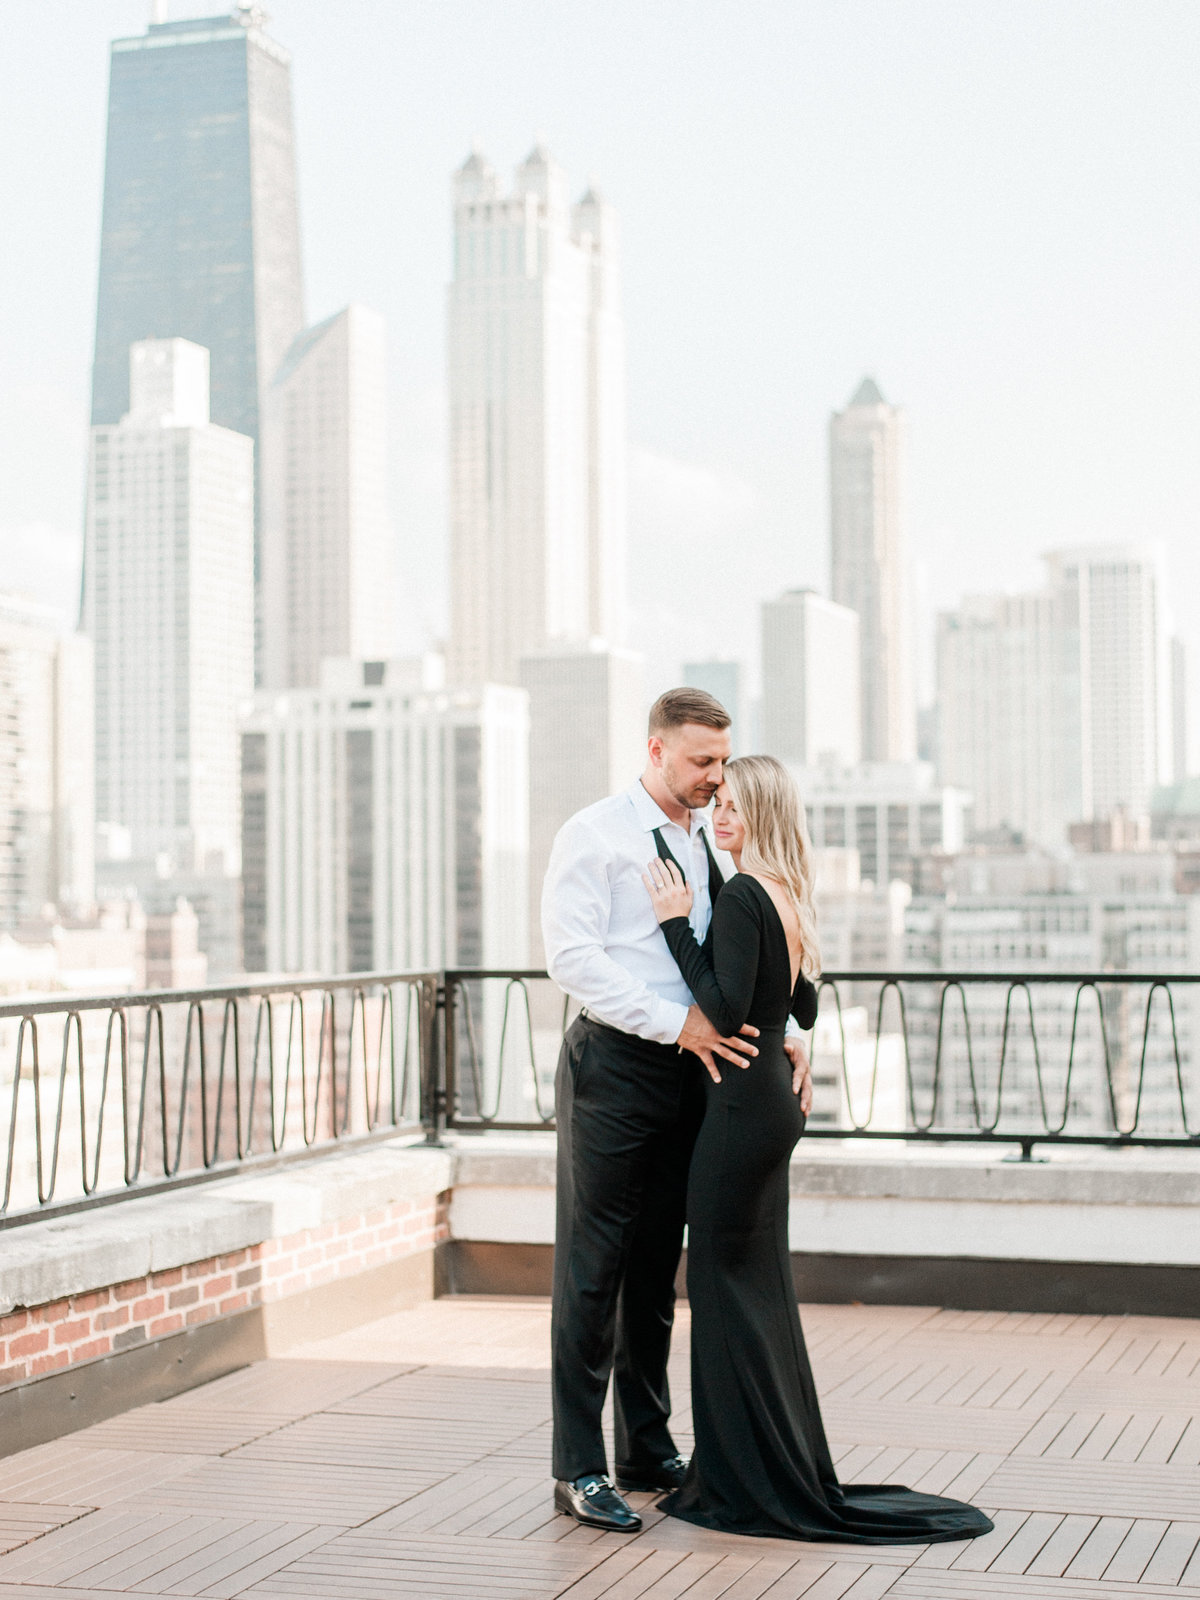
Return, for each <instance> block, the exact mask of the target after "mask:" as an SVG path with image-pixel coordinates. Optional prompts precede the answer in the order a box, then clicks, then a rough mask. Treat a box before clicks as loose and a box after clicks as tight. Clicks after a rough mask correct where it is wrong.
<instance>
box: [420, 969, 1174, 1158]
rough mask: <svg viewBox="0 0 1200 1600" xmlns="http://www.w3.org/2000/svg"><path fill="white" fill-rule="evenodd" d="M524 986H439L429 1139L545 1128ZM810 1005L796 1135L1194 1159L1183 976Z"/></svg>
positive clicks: (830, 999) (1026, 979)
mask: <svg viewBox="0 0 1200 1600" xmlns="http://www.w3.org/2000/svg"><path fill="white" fill-rule="evenodd" d="M539 987H540V988H542V989H546V990H551V989H552V986H551V985H549V983H548V980H547V978H546V974H545V973H544V972H536V971H524V972H517V971H502V970H488V971H479V970H465V969H464V970H459V971H448V972H446V973H445V974H444V993H443V998H442V1050H441V1056H442V1061H441V1064H440V1080H439V1091H438V1098H437V1100H436V1102H435V1104H434V1105H433V1107H431V1109H430V1115H429V1117H428V1118H427V1124H428V1127H429V1130H430V1132H429V1137H430V1138H432V1139H437V1138H438V1137H439V1136H440V1132H441V1131H442V1130H455V1131H457V1132H469V1131H484V1130H497V1131H514V1130H524V1129H538V1128H541V1129H550V1128H552V1127H553V1125H554V1123H553V1072H554V1063H555V1061H556V1059H557V1054H558V1044H559V1041H560V1040H561V1037H562V1034H563V1032H564V1031H565V1029H566V1027H567V1025H568V1023H569V1021H570V1019H571V1015H572V1006H571V1002H569V1001H567V1000H564V998H563V996H562V995H561V994H560V993H559V991H558V990H557V989H552V992H551V993H543V994H542V995H540V996H539V995H538V994H537V993H536V990H537V989H538V988H539ZM489 991H490V993H489ZM819 992H820V1014H819V1017H818V1022H817V1026H816V1029H815V1030H813V1031H812V1032H811V1033H810V1034H809V1035H808V1036H807V1038H806V1042H807V1044H808V1046H809V1049H810V1054H811V1055H812V1058H813V1065H814V1077H815V1079H816V1104H815V1106H814V1113H813V1115H812V1117H810V1119H809V1122H808V1126H807V1128H806V1134H805V1136H806V1137H809V1138H825V1139H846V1138H856V1139H892V1140H895V1139H903V1140H905V1141H906V1142H914V1141H915V1142H922V1141H923V1142H927V1143H938V1144H941V1143H956V1142H963V1143H972V1144H983V1143H996V1144H1004V1145H1009V1146H1013V1147H1015V1148H1016V1149H1017V1150H1019V1152H1020V1155H1021V1158H1022V1159H1023V1160H1030V1159H1032V1155H1033V1150H1034V1148H1035V1147H1036V1146H1038V1145H1048V1144H1059V1145H1070V1144H1074V1145H1095V1146H1140V1147H1147V1148H1155V1147H1163V1148H1176V1147H1178V1148H1186V1149H1196V1148H1200V974H1196V975H1190V974H1189V975H1182V974H1181V975H1170V976H1164V977H1158V976H1154V975H1152V974H1138V973H1128V972H1102V973H1046V972H1014V973H1004V974H995V973H980V972H933V971H912V972H890V971H889V972H830V973H826V974H825V975H824V976H823V977H822V979H821V982H820V986H819ZM1193 1040H1195V1044H1194V1043H1193ZM730 1070H735V1069H730Z"/></svg>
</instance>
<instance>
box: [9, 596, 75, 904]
mask: <svg viewBox="0 0 1200 1600" xmlns="http://www.w3.org/2000/svg"><path fill="white" fill-rule="evenodd" d="M94 835H95V794H94V786H93V766H92V648H91V642H90V641H89V640H88V639H87V638H85V637H84V636H83V635H82V634H78V633H76V634H68V633H63V632H62V631H61V629H60V627H59V626H58V619H57V617H56V616H55V614H54V613H53V612H52V611H49V610H47V609H46V608H45V607H43V606H38V605H34V604H33V603H32V602H31V601H28V600H23V599H20V598H18V597H16V596H13V595H0V930H11V929H13V928H15V927H16V926H17V925H18V924H19V923H21V922H22V921H25V920H28V919H30V918H37V917H40V916H42V915H43V913H44V911H45V909H46V907H47V906H54V907H57V908H59V909H61V910H64V911H68V912H72V913H75V914H76V915H78V914H79V913H80V912H82V911H85V910H87V909H88V908H89V907H90V905H91V902H92V900H93V897H94V888H95V862H94Z"/></svg>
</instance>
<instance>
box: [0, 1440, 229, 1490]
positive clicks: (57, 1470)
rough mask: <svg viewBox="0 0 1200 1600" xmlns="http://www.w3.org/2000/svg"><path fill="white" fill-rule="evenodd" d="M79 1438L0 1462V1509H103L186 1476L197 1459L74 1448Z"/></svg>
mask: <svg viewBox="0 0 1200 1600" xmlns="http://www.w3.org/2000/svg"><path fill="white" fill-rule="evenodd" d="M80 1437H81V1436H80V1435H78V1434H75V1435H72V1436H71V1437H70V1438H69V1439H57V1440H55V1442H54V1443H53V1444H43V1445H36V1446H35V1447H34V1448H33V1449H32V1450H22V1451H19V1452H18V1453H17V1454H16V1455H13V1456H6V1457H5V1458H4V1459H3V1460H0V1505H3V1504H4V1503H5V1502H6V1501H18V1502H21V1503H29V1502H32V1503H34V1504H39V1503H44V1504H50V1505H56V1504H57V1505H75V1506H91V1507H97V1506H106V1505H112V1504H113V1503H114V1502H116V1501H118V1500H125V1499H128V1498H129V1496H130V1495H131V1494H137V1493H138V1492H139V1490H141V1489H143V1488H146V1487H148V1486H151V1485H155V1484H160V1483H162V1482H163V1481H164V1480H167V1479H170V1478H175V1477H182V1476H184V1475H185V1474H187V1473H189V1472H192V1471H194V1470H195V1468H196V1467H197V1466H199V1465H201V1463H202V1462H203V1460H204V1457H203V1456H194V1455H182V1454H181V1455H167V1454H165V1453H161V1452H158V1451H146V1450H108V1449H101V1448H100V1447H98V1446H89V1445H84V1444H78V1443H76V1440H77V1439H78V1438H80Z"/></svg>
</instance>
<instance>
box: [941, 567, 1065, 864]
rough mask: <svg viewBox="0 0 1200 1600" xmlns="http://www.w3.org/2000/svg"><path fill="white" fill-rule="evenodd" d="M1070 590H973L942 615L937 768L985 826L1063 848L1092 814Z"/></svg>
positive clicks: (983, 829)
mask: <svg viewBox="0 0 1200 1600" xmlns="http://www.w3.org/2000/svg"><path fill="white" fill-rule="evenodd" d="M1067 620H1068V619H1067V617H1066V615H1065V614H1064V608H1063V602H1062V596H1061V595H1060V594H1058V593H1056V592H1055V590H1054V589H1053V588H1051V587H1049V586H1048V587H1046V588H1044V589H1040V590H1035V591H1034V592H1032V593H1029V594H1015V595H1007V594H993V595H968V596H967V597H965V598H964V599H963V601H962V603H961V604H960V605H959V606H958V608H957V609H956V610H955V611H947V612H943V613H942V614H941V615H940V616H939V617H938V632H937V683H938V770H939V772H940V774H941V778H942V781H943V782H944V783H950V784H957V785H959V786H961V787H962V788H963V789H966V790H969V791H970V793H971V795H972V797H973V800H974V811H973V816H974V824H975V827H976V829H978V830H979V831H981V832H990V831H993V830H998V829H1011V830H1012V831H1013V832H1015V833H1017V834H1019V835H1021V837H1022V838H1024V839H1026V840H1028V841H1029V842H1030V843H1036V844H1040V845H1043V846H1045V847H1047V848H1050V849H1054V848H1058V847H1061V846H1062V845H1063V844H1064V843H1065V842H1066V837H1067V827H1068V825H1069V824H1070V823H1072V822H1078V821H1079V820H1080V819H1081V818H1082V817H1083V815H1084V811H1083V806H1084V799H1083V748H1082V725H1081V722H1080V714H1079V711H1080V657H1079V636H1078V630H1077V629H1074V630H1073V629H1070V628H1068V627H1067Z"/></svg>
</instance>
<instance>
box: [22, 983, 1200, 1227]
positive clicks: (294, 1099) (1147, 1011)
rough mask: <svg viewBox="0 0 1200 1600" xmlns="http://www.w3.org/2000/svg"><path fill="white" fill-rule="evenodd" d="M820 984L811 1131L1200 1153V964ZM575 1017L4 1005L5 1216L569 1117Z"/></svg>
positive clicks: (325, 992) (124, 1003) (223, 998)
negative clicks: (1137, 970)
mask: <svg viewBox="0 0 1200 1600" xmlns="http://www.w3.org/2000/svg"><path fill="white" fill-rule="evenodd" d="M820 993H821V1006H820V1015H819V1017H818V1021H817V1025H816V1028H815V1030H814V1031H813V1032H812V1034H811V1035H809V1039H808V1042H809V1045H810V1050H811V1054H812V1057H813V1065H814V1076H815V1078H816V1093H817V1102H816V1105H815V1107H814V1113H813V1116H812V1117H811V1118H810V1121H809V1125H808V1129H807V1133H806V1137H810V1138H833V1139H845V1138H855V1139H891V1140H897V1139H899V1140H904V1141H908V1142H913V1141H916V1142H927V1143H947V1142H967V1143H973V1144H987V1143H992V1144H1003V1145H1008V1146H1011V1147H1013V1149H1014V1150H1019V1152H1020V1154H1021V1156H1022V1158H1023V1159H1026V1160H1028V1159H1030V1158H1031V1157H1032V1154H1033V1151H1034V1149H1035V1147H1037V1146H1039V1145H1054V1144H1058V1145H1096V1146H1114V1145H1116V1146H1124V1147H1132V1146H1144V1147H1162V1148H1177V1147H1178V1148H1187V1149H1196V1148H1197V1147H1200V1043H1198V1042H1197V1040H1198V1039H1200V1033H1198V1030H1200V975H1195V976H1192V975H1186V976H1185V975H1180V976H1174V975H1172V976H1164V977H1155V976H1150V975H1139V974H1134V973H1125V972H1121V973H1076V974H1050V973H1040V972H1039V973H1011V974H1007V973H1006V974H1002V975H997V974H983V973H978V972H858V973H854V972H833V973H828V974H826V975H825V976H824V977H823V979H822V981H821V987H820ZM573 1009H574V1008H573V1006H572V1003H571V1002H570V1001H568V1000H566V999H564V997H563V995H562V994H561V993H560V991H559V990H558V989H557V988H555V987H554V985H553V984H551V983H550V981H549V979H548V978H547V976H546V974H545V973H544V972H542V971H538V970H534V969H527V970H516V969H509V968H506V969H486V970H484V969H463V968H460V969H454V970H449V971H445V972H383V973H360V974H354V975H350V976H345V977H337V978H317V977H303V978H289V979H285V980H282V981H280V982H275V983H264V984H256V983H246V984H240V985H236V986H232V987H227V988H207V989H198V990H194V991H174V990H172V991H155V992H149V993H144V994H129V995H113V996H103V997H88V998H69V997H68V998H64V997H51V998H46V999H39V1000H36V1001H28V1002H16V1003H13V1004H9V1005H4V1006H0V1052H2V1053H0V1141H2V1147H3V1148H4V1150H5V1152H6V1159H5V1174H4V1184H3V1193H2V1195H0V1227H5V1226H13V1225H16V1224H19V1223H22V1222H28V1221H30V1220H34V1219H36V1218H39V1217H46V1216H52V1215H61V1214H63V1213H65V1212H70V1211H75V1210H80V1209H83V1208H85V1207H89V1206H93V1205H102V1204H107V1203H110V1202H112V1201H114V1200H117V1199H120V1198H121V1197H122V1196H125V1195H129V1194H138V1195H142V1194H148V1193H155V1192H160V1191H163V1190H166V1189H173V1188H178V1187H182V1186H185V1185H189V1184H196V1183H201V1182H204V1181H206V1180H208V1179H212V1178H217V1177H222V1176H226V1175H228V1174H229V1173H231V1172H236V1171H245V1170H258V1169H263V1168H269V1167H273V1166H278V1165H280V1164H281V1163H284V1162H289V1161H294V1160H298V1159H301V1158H304V1157H308V1156H311V1155H312V1154H314V1153H315V1152H319V1151H329V1150H338V1149H345V1148H347V1147H350V1146H359V1145H362V1144H366V1143H370V1142H371V1141H373V1140H378V1139H385V1138H393V1137H395V1136H396V1135H397V1133H403V1132H407V1133H411V1134H413V1135H414V1136H419V1135H420V1133H421V1132H422V1130H423V1132H424V1137H425V1139H426V1141H427V1142H429V1143H432V1144H437V1143H440V1142H441V1140H442V1137H443V1135H444V1134H445V1133H446V1132H447V1131H451V1130H452V1131H454V1132H457V1133H459V1134H467V1133H470V1132H482V1131H489V1130H491V1131H504V1132H514V1131H536V1130H552V1129H553V1126H554V1113H553V1101H554V1070H555V1063H556V1061H557V1057H558V1050H559V1045H560V1043H561V1040H562V1036H563V1034H564V1032H565V1031H566V1029H567V1027H568V1026H569V1024H570V1021H571V1019H572V1015H573ZM731 1070H732V1069H731ZM6 1071H8V1072H10V1073H11V1077H9V1078H8V1079H6V1078H5V1077H4V1076H3V1074H4V1073H5V1072H6Z"/></svg>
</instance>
